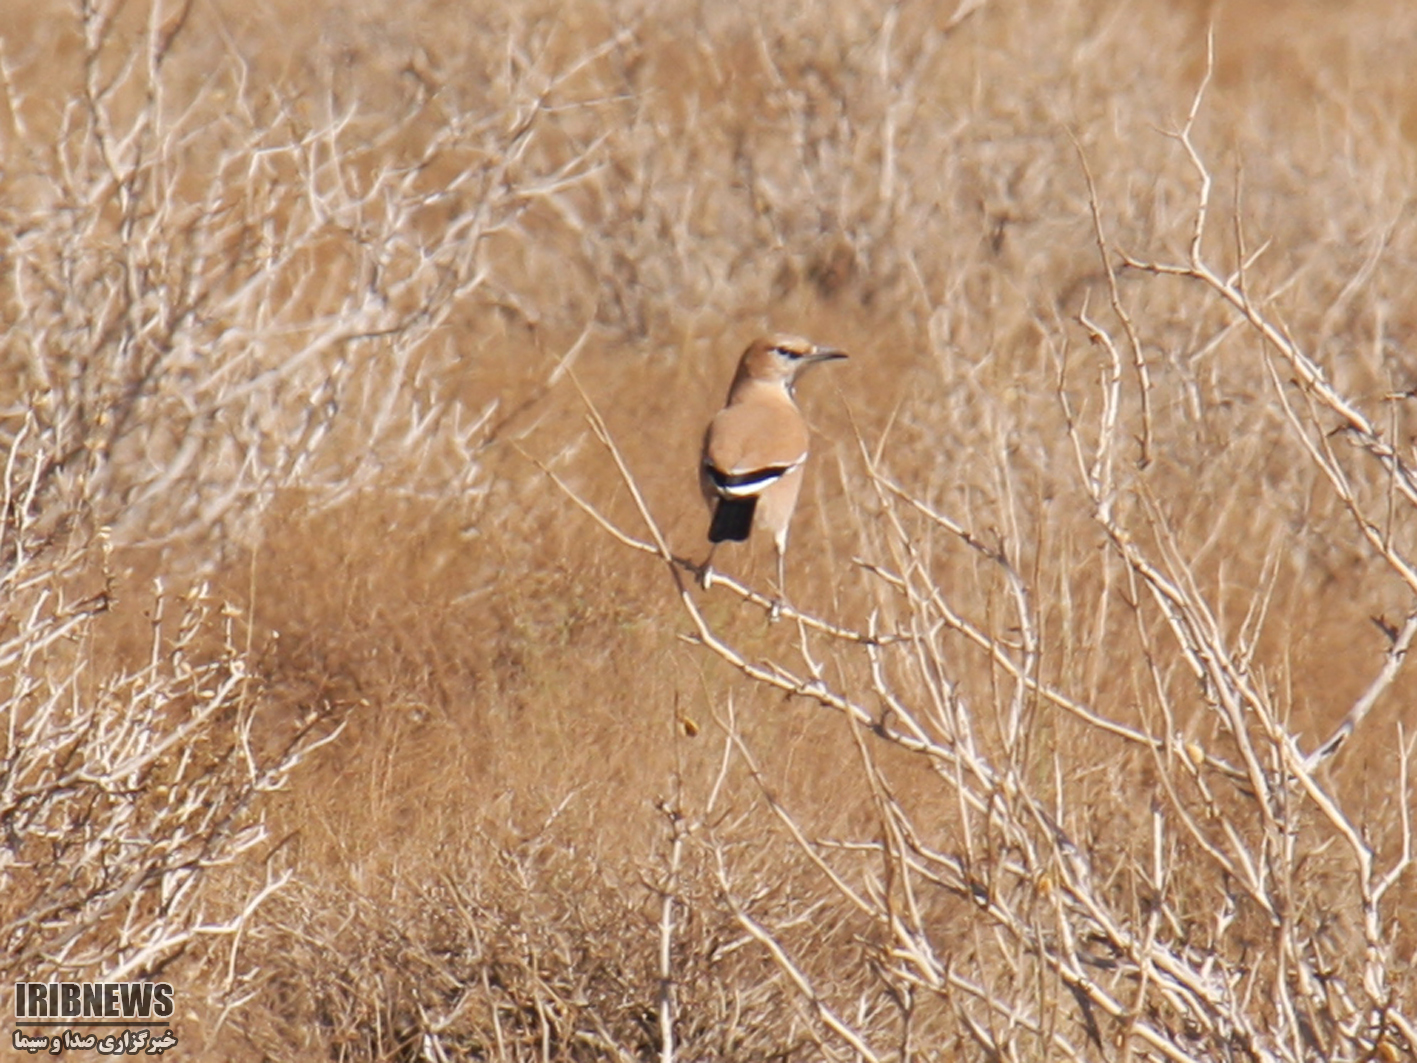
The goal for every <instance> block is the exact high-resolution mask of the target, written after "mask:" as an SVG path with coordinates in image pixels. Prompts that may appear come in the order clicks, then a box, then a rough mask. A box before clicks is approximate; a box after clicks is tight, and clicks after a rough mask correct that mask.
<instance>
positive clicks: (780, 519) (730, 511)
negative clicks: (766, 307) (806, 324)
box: [699, 333, 847, 616]
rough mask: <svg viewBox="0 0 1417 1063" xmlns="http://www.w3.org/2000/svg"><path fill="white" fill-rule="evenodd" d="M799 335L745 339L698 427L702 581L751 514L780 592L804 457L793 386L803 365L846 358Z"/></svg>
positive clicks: (803, 430) (739, 538)
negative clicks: (704, 531)
mask: <svg viewBox="0 0 1417 1063" xmlns="http://www.w3.org/2000/svg"><path fill="white" fill-rule="evenodd" d="M846 357H847V355H846V352H845V351H842V350H839V349H837V348H836V347H823V346H819V345H817V344H815V343H813V342H812V341H811V340H806V339H803V338H802V337H801V336H790V335H786V334H782V333H779V334H775V335H770V336H763V337H760V338H758V339H756V340H754V341H753V342H752V343H750V344H749V345H748V349H747V350H745V351H744V352H743V356H742V358H740V359H739V361H738V371H737V372H736V373H735V374H734V375H733V383H732V385H730V387H729V389H728V400H727V402H725V403H724V406H723V409H721V410H719V411H718V413H716V414H715V415H714V417H713V420H711V421H710V422H709V426H708V430H707V431H706V432H704V446H703V457H702V460H701V461H700V464H699V486H700V488H701V489H702V491H703V494H704V499H705V500H706V501H707V502H708V504H709V507H710V508H711V509H712V510H713V519H712V520H711V521H710V523H709V530H708V539H709V543H710V546H709V555H708V558H707V560H705V561H704V563H703V565H702V567H701V569H700V578H701V581H702V582H703V584H704V586H705V587H707V586H708V585H709V584H710V582H711V579H712V576H711V574H710V573H711V569H710V567H709V566H710V564H711V563H712V561H713V554H714V550H715V549H717V547H718V544H719V543H721V542H725V541H728V542H743V541H744V540H746V539H747V538H748V535H749V533H750V532H751V531H752V529H753V524H754V521H756V522H757V524H758V525H759V526H761V527H762V528H763V529H764V530H765V531H767V532H769V533H770V534H771V535H772V541H773V545H774V546H775V547H776V549H777V594H778V598H777V601H776V602H775V603H774V607H773V615H774V616H776V615H777V614H778V612H779V611H780V610H781V602H782V599H783V598H784V597H785V596H786V592H785V590H784V587H785V584H786V569H787V563H786V555H787V530H788V526H789V525H790V524H791V522H792V511H793V510H794V509H796V508H797V496H798V494H799V493H800V492H801V490H802V468H803V465H804V464H805V462H806V461H807V444H808V432H807V422H806V421H805V420H804V419H803V417H802V412H801V411H800V410H799V409H798V408H797V402H796V400H795V399H794V397H793V387H794V386H795V385H796V383H797V379H798V377H800V376H801V375H802V373H803V372H805V371H806V370H807V369H808V368H810V367H811V366H814V365H819V364H821V363H822V362H828V361H835V360H838V359H843V358H846Z"/></svg>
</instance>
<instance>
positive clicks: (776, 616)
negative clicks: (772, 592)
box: [768, 598, 782, 624]
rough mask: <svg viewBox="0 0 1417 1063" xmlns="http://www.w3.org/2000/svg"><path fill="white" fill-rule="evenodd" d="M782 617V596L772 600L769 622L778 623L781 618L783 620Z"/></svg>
mask: <svg viewBox="0 0 1417 1063" xmlns="http://www.w3.org/2000/svg"><path fill="white" fill-rule="evenodd" d="M781 619H782V599H781V598H774V599H773V600H772V608H771V609H769V610H768V623H769V624H776V623H777V622H778V621H779V620H781Z"/></svg>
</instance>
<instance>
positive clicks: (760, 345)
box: [738, 333, 846, 390]
mask: <svg viewBox="0 0 1417 1063" xmlns="http://www.w3.org/2000/svg"><path fill="white" fill-rule="evenodd" d="M845 357H846V352H845V351H841V350H838V349H837V348H835V347H822V346H819V345H817V344H815V343H813V342H812V341H811V340H805V339H803V338H802V337H801V336H789V335H787V334H785V333H777V334H774V335H771V336H763V337H761V338H759V339H756V340H754V341H753V342H752V343H750V344H749V345H748V349H747V350H746V351H744V352H743V360H742V362H741V363H739V366H738V377H739V379H740V380H741V379H749V380H759V381H763V382H764V383H769V384H781V385H782V386H783V387H786V388H788V389H789V390H790V389H791V387H792V384H793V382H794V381H795V380H796V379H797V377H798V375H799V374H800V373H802V372H803V371H804V370H805V369H806V368H807V367H808V366H813V365H817V364H818V363H820V362H830V361H833V360H835V359H838V358H845Z"/></svg>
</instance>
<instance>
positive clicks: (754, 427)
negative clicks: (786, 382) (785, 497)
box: [704, 403, 808, 498]
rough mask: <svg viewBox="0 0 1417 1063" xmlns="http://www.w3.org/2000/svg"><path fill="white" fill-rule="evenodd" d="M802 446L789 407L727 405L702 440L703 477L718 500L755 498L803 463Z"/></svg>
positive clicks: (800, 428) (803, 435) (798, 423)
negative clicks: (715, 493) (723, 498)
mask: <svg viewBox="0 0 1417 1063" xmlns="http://www.w3.org/2000/svg"><path fill="white" fill-rule="evenodd" d="M807 442H808V437H807V425H806V423H805V422H804V421H803V420H802V415H801V414H800V413H798V412H797V409H796V408H795V407H794V406H792V405H791V404H790V403H782V404H776V403H772V404H770V403H740V404H738V405H734V406H727V407H725V408H724V409H722V410H720V411H719V412H718V414H717V416H715V417H714V419H713V421H712V423H710V425H709V429H708V434H707V436H705V438H704V472H705V475H706V476H707V477H708V478H709V480H710V481H711V482H712V483H713V486H714V490H715V491H716V492H717V493H718V494H719V495H721V496H723V497H726V498H746V497H749V496H752V495H758V494H761V493H762V492H763V491H765V490H766V489H767V488H769V487H770V486H772V485H773V484H774V483H776V482H777V481H778V480H780V479H782V478H783V477H784V476H786V475H787V474H788V473H789V472H791V471H792V470H793V469H795V468H797V467H798V466H800V465H801V464H802V463H803V462H804V461H806V460H807Z"/></svg>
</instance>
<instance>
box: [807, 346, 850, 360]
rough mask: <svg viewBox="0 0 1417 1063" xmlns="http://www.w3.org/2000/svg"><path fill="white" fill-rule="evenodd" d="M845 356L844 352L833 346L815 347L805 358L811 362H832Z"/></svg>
mask: <svg viewBox="0 0 1417 1063" xmlns="http://www.w3.org/2000/svg"><path fill="white" fill-rule="evenodd" d="M845 357H846V352H845V351H840V350H837V349H836V348H835V347H817V348H814V349H813V351H812V353H811V354H810V355H808V356H807V359H808V361H811V362H834V361H836V360H837V359H839V358H845Z"/></svg>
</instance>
